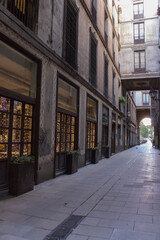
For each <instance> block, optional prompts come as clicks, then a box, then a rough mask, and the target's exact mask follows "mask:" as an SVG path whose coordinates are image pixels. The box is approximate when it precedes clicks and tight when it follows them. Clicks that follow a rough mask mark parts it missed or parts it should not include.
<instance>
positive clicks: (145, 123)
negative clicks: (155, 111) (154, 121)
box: [142, 118, 151, 126]
mask: <svg viewBox="0 0 160 240" xmlns="http://www.w3.org/2000/svg"><path fill="white" fill-rule="evenodd" d="M142 122H143V124H144V125H145V126H147V125H151V119H150V118H144V119H143V120H142Z"/></svg>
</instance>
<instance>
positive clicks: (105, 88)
mask: <svg viewBox="0 0 160 240" xmlns="http://www.w3.org/2000/svg"><path fill="white" fill-rule="evenodd" d="M104 95H105V96H106V97H108V60H107V58H106V56H104Z"/></svg>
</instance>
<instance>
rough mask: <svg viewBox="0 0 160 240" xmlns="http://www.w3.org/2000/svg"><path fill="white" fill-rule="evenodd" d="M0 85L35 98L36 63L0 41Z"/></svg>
mask: <svg viewBox="0 0 160 240" xmlns="http://www.w3.org/2000/svg"><path fill="white" fill-rule="evenodd" d="M0 57H1V61H0V87H3V88H6V89H8V90H12V91H14V92H16V93H19V94H22V95H25V96H29V97H32V98H36V84H37V82H36V79H37V64H36V63H35V62H34V61H32V60H31V59H29V58H27V57H26V56H24V55H23V54H21V53H19V52H17V51H16V50H14V49H13V48H11V47H9V46H8V45H6V44H5V43H3V42H2V41H0Z"/></svg>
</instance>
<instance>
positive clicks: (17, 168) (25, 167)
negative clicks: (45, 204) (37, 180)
mask: <svg viewBox="0 0 160 240" xmlns="http://www.w3.org/2000/svg"><path fill="white" fill-rule="evenodd" d="M9 172H10V173H9V194H11V195H15V196H18V195H21V194H23V193H25V192H28V191H31V190H33V187H34V164H33V163H23V164H14V163H12V164H10V171H9Z"/></svg>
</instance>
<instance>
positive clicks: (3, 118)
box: [0, 112, 9, 128]
mask: <svg viewBox="0 0 160 240" xmlns="http://www.w3.org/2000/svg"><path fill="white" fill-rule="evenodd" d="M0 127H6V128H7V127H9V114H7V113H5V112H0Z"/></svg>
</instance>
